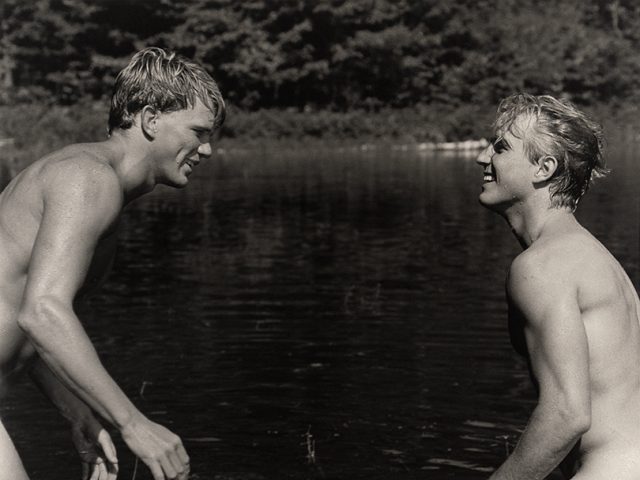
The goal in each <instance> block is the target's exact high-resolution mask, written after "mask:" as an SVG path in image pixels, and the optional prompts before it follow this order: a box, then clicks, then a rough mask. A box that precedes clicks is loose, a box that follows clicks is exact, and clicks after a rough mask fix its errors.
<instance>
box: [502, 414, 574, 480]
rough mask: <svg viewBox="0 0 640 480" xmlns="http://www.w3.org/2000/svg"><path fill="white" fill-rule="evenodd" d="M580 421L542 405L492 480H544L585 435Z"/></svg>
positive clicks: (532, 416)
mask: <svg viewBox="0 0 640 480" xmlns="http://www.w3.org/2000/svg"><path fill="white" fill-rule="evenodd" d="M575 420H576V417H574V416H571V415H563V414H561V413H560V411H559V409H557V408H544V407H541V406H540V405H538V407H537V408H536V409H535V410H534V412H533V414H532V415H531V418H530V419H529V424H528V425H527V427H526V428H525V430H524V432H523V433H522V436H521V437H520V440H519V441H518V445H517V446H516V448H515V449H514V450H513V452H512V453H511V455H510V456H509V458H507V460H506V461H505V462H504V463H503V464H502V465H501V466H500V468H499V469H498V470H497V471H496V472H495V473H494V474H493V475H491V477H490V480H523V479H527V480H538V479H539V480H543V479H544V478H546V477H547V475H549V473H551V472H552V471H553V470H554V469H555V468H556V467H557V466H558V465H559V464H560V462H562V460H564V458H565V457H566V456H567V454H568V453H569V451H570V450H571V448H573V446H574V445H575V443H576V442H577V441H578V439H579V438H580V436H581V435H582V434H583V433H584V431H585V428H584V426H583V424H581V423H580V422H576V421H575Z"/></svg>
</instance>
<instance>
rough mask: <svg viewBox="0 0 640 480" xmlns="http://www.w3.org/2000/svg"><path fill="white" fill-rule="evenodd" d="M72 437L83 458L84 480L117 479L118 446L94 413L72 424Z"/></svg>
mask: <svg viewBox="0 0 640 480" xmlns="http://www.w3.org/2000/svg"><path fill="white" fill-rule="evenodd" d="M71 438H72V440H73V444H74V445H75V447H76V450H78V454H79V455H80V458H81V460H82V480H115V479H116V477H117V475H118V457H117V456H116V447H115V446H114V445H113V441H112V440H111V436H110V435H109V433H108V432H107V431H106V430H105V429H104V428H103V427H102V425H100V423H99V422H98V421H97V420H96V419H95V417H94V416H93V415H90V416H88V417H85V418H83V419H82V420H80V421H78V422H75V423H74V424H73V425H72V427H71Z"/></svg>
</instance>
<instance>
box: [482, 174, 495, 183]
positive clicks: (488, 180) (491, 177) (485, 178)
mask: <svg viewBox="0 0 640 480" xmlns="http://www.w3.org/2000/svg"><path fill="white" fill-rule="evenodd" d="M484 181H485V182H492V181H493V175H485V176H484Z"/></svg>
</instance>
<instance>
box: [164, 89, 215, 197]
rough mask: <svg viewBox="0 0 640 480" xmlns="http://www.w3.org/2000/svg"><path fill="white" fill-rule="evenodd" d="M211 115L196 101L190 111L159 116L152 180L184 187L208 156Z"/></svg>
mask: <svg viewBox="0 0 640 480" xmlns="http://www.w3.org/2000/svg"><path fill="white" fill-rule="evenodd" d="M214 120H215V117H214V114H213V113H212V112H211V110H209V109H208V108H207V107H206V106H205V105H203V104H202V102H200V101H199V100H198V101H197V102H196V104H195V106H194V107H193V108H187V109H183V110H177V111H175V112H165V113H162V114H160V115H159V117H158V120H157V123H156V130H155V131H154V134H155V135H154V137H155V138H154V143H155V160H154V161H155V166H156V179H157V181H158V183H163V184H165V185H169V186H172V187H178V188H181V187H184V186H185V185H186V184H187V183H188V182H189V179H188V177H189V175H191V172H192V171H193V169H194V168H195V167H196V166H197V165H198V164H199V163H200V161H202V160H203V159H205V158H208V157H209V156H211V144H210V140H211V134H212V133H213V129H214Z"/></svg>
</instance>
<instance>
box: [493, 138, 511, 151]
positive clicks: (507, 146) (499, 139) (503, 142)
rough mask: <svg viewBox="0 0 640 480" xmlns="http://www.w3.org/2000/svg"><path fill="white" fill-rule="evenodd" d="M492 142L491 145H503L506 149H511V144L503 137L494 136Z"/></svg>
mask: <svg viewBox="0 0 640 480" xmlns="http://www.w3.org/2000/svg"><path fill="white" fill-rule="evenodd" d="M491 140H492V141H491V145H494V146H495V145H497V144H498V143H502V144H503V145H504V147H505V148H509V149H510V148H511V144H510V143H509V142H508V141H507V140H506V139H505V138H504V137H503V136H499V137H498V136H494V137H493V138H492V139H491Z"/></svg>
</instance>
